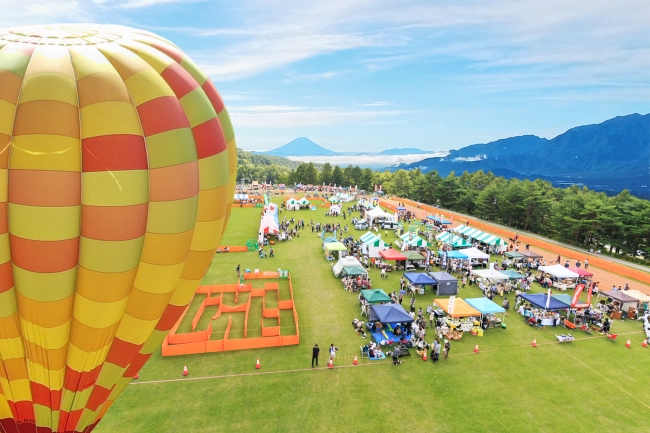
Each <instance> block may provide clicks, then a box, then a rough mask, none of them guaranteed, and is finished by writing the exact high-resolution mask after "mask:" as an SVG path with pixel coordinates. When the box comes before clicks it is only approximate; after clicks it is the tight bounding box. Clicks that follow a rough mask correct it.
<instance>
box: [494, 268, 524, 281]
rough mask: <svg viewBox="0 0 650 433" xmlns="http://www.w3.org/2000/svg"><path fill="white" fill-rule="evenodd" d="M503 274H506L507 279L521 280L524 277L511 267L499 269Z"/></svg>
mask: <svg viewBox="0 0 650 433" xmlns="http://www.w3.org/2000/svg"><path fill="white" fill-rule="evenodd" d="M499 272H501V273H502V274H503V275H507V276H508V279H509V280H522V279H523V278H524V276H523V275H521V274H520V273H519V272H516V271H513V270H512V269H507V270H505V271H499Z"/></svg>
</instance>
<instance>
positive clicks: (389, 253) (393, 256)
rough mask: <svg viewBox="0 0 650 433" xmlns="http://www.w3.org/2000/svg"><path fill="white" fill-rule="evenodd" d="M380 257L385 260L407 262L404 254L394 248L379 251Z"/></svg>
mask: <svg viewBox="0 0 650 433" xmlns="http://www.w3.org/2000/svg"><path fill="white" fill-rule="evenodd" d="M379 255H380V256H381V257H383V259H384V260H396V261H400V260H406V256H405V255H404V254H402V253H400V252H399V251H397V250H394V249H392V248H389V249H387V250H383V251H379Z"/></svg>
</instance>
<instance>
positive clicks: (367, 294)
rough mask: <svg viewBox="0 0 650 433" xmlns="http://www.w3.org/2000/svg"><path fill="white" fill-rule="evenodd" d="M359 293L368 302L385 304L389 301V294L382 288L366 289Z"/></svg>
mask: <svg viewBox="0 0 650 433" xmlns="http://www.w3.org/2000/svg"><path fill="white" fill-rule="evenodd" d="M361 294H362V295H363V297H364V298H365V299H366V302H367V303H369V304H387V303H389V302H390V301H391V299H390V296H388V295H387V294H386V292H384V291H383V290H382V289H366V290H362V291H361Z"/></svg>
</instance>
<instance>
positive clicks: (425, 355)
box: [422, 350, 427, 361]
mask: <svg viewBox="0 0 650 433" xmlns="http://www.w3.org/2000/svg"><path fill="white" fill-rule="evenodd" d="M426 360H427V351H426V350H425V351H424V355H422V361H426Z"/></svg>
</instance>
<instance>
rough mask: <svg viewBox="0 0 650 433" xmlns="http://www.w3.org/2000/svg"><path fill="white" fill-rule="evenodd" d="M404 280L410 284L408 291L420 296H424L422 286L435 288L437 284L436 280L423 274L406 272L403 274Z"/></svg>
mask: <svg viewBox="0 0 650 433" xmlns="http://www.w3.org/2000/svg"><path fill="white" fill-rule="evenodd" d="M404 278H406V279H407V280H408V282H409V283H410V284H409V290H410V291H411V292H413V293H417V294H420V295H424V294H425V289H424V286H435V285H436V284H438V282H437V281H436V280H434V279H433V278H431V277H430V276H428V275H427V274H424V273H418V272H406V273H404Z"/></svg>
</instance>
